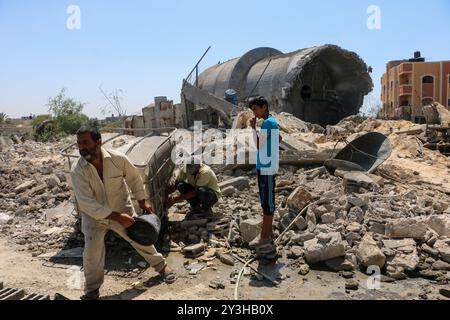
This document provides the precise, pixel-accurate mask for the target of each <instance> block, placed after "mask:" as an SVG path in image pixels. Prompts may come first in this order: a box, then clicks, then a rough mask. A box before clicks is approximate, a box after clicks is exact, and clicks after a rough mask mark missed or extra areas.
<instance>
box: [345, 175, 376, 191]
mask: <svg viewBox="0 0 450 320" xmlns="http://www.w3.org/2000/svg"><path fill="white" fill-rule="evenodd" d="M342 183H343V185H344V188H345V190H346V191H347V192H349V193H352V192H354V193H364V191H365V190H367V191H378V190H379V188H380V186H379V185H378V184H376V183H375V181H374V180H373V179H372V178H371V177H370V176H369V175H367V174H365V173H364V172H359V171H350V172H347V173H346V174H345V175H344V180H343V182H342Z"/></svg>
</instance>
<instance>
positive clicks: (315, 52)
mask: <svg viewBox="0 0 450 320" xmlns="http://www.w3.org/2000/svg"><path fill="white" fill-rule="evenodd" d="M269 61H270V63H269ZM266 68H267V70H266V72H265V73H264V74H263V71H264V69H266ZM261 75H262V77H261ZM260 78H261V80H260V82H259V83H258V80H259V79H260ZM199 87H200V88H201V89H203V90H206V91H208V92H210V93H212V94H214V95H216V96H217V97H220V98H223V97H224V95H225V91H226V90H228V89H234V90H236V92H237V93H238V95H239V99H240V101H244V100H245V99H246V98H247V97H248V96H249V95H250V94H251V95H252V96H255V95H262V96H265V97H266V98H267V99H268V100H269V102H270V108H271V109H272V110H274V111H277V112H289V113H291V114H293V115H295V116H297V117H298V118H300V119H303V120H305V121H308V122H312V123H318V124H320V125H322V126H325V125H328V124H336V123H337V122H339V121H340V120H341V119H343V118H345V117H347V116H349V115H352V114H356V113H358V111H359V109H360V108H361V106H362V104H363V99H364V96H365V95H366V94H368V93H369V92H370V91H372V89H373V83H372V79H371V77H370V74H369V73H368V70H367V65H366V64H365V63H364V61H363V60H362V59H361V58H360V57H359V56H358V55H357V54H356V53H354V52H350V51H347V50H344V49H342V48H340V47H338V46H335V45H323V46H319V47H313V48H307V49H302V50H298V51H295V52H292V53H288V54H282V53H281V52H280V51H278V50H275V49H272V48H257V49H254V50H251V51H249V52H248V53H246V54H245V55H243V56H242V57H240V58H236V59H232V60H229V61H227V62H224V63H221V64H218V65H215V66H212V67H211V68H209V69H207V70H205V71H204V72H203V73H202V74H201V75H200V76H199Z"/></svg>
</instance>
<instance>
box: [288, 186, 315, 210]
mask: <svg viewBox="0 0 450 320" xmlns="http://www.w3.org/2000/svg"><path fill="white" fill-rule="evenodd" d="M311 200H312V196H311V194H310V193H309V192H308V191H306V190H305V189H304V188H302V187H298V188H297V189H295V190H294V192H292V193H291V194H290V196H289V197H288V199H287V204H288V206H289V207H290V208H291V209H292V210H294V211H295V212H300V211H301V210H302V209H303V208H304V207H305V206H306V205H307V204H308V203H309V202H311Z"/></svg>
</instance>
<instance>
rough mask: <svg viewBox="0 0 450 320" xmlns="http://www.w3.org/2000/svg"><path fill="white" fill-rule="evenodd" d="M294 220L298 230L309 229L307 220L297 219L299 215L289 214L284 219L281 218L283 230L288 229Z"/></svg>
mask: <svg viewBox="0 0 450 320" xmlns="http://www.w3.org/2000/svg"><path fill="white" fill-rule="evenodd" d="M295 219H296V220H295ZM294 220H295V223H294V225H295V227H296V228H297V229H298V230H300V231H303V230H305V229H306V228H307V226H308V224H307V223H306V221H305V218H303V217H298V218H297V215H296V214H295V213H293V212H288V213H287V214H285V215H284V216H283V218H281V221H280V224H281V227H282V228H283V229H286V228H287V227H289V225H290V224H291V223H292V221H294Z"/></svg>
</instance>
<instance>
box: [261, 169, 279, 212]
mask: <svg viewBox="0 0 450 320" xmlns="http://www.w3.org/2000/svg"><path fill="white" fill-rule="evenodd" d="M257 177H258V189H259V199H260V200H261V207H262V208H263V211H264V215H267V216H273V215H274V213H275V210H276V207H275V175H262V174H261V171H260V170H257Z"/></svg>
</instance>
